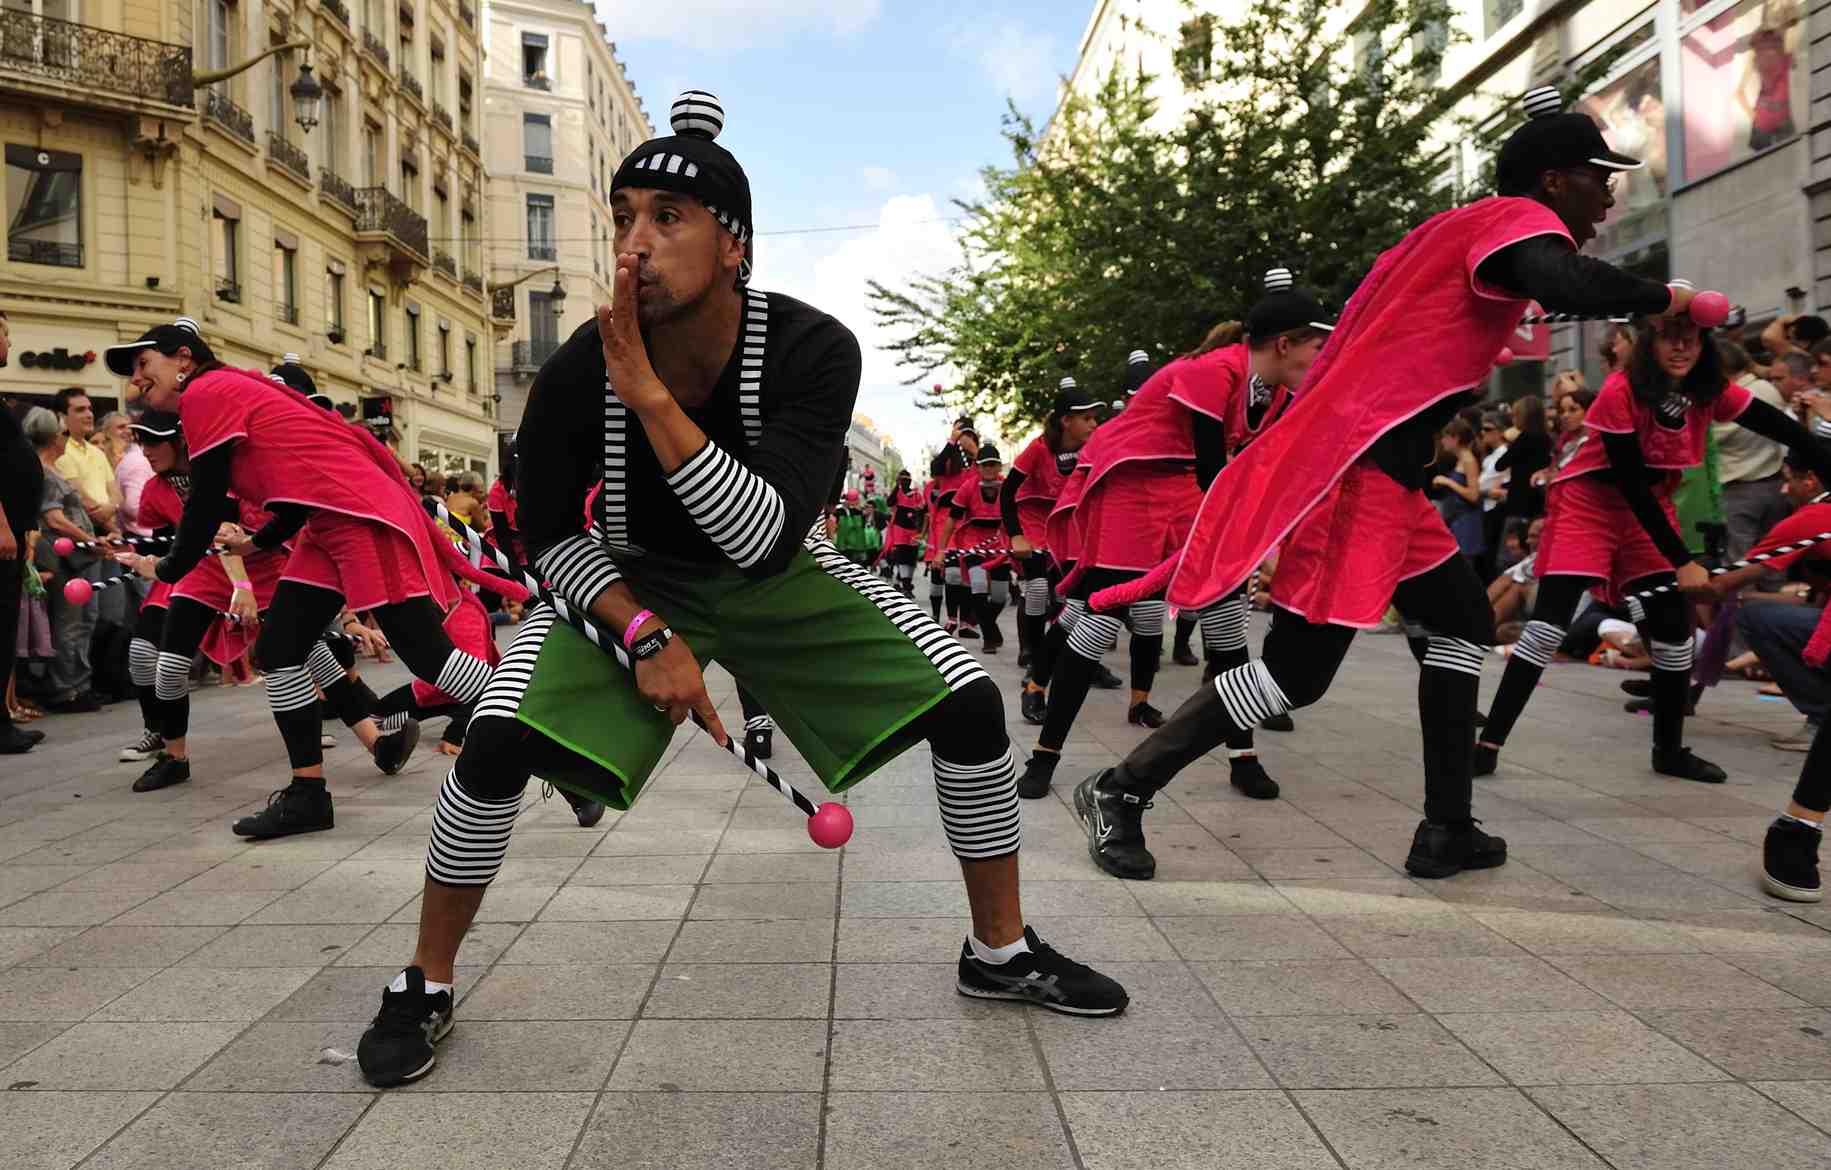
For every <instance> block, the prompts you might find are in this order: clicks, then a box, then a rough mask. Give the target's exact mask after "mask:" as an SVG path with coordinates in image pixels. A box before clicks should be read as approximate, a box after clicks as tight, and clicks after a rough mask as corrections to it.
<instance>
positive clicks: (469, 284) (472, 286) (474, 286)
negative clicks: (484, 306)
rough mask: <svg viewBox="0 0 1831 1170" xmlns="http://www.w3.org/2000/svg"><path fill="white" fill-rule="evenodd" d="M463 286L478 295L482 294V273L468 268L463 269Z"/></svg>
mask: <svg viewBox="0 0 1831 1170" xmlns="http://www.w3.org/2000/svg"><path fill="white" fill-rule="evenodd" d="M464 287H465V288H467V289H469V290H470V291H472V292H474V293H476V294H477V295H478V296H482V295H483V276H482V274H481V273H477V272H472V271H471V270H470V269H468V268H466V269H465V270H464Z"/></svg>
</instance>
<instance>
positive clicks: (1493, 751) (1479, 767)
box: [1469, 743, 1500, 776]
mask: <svg viewBox="0 0 1831 1170" xmlns="http://www.w3.org/2000/svg"><path fill="white" fill-rule="evenodd" d="M1498 767H1500V749H1499V748H1495V747H1489V746H1488V745H1487V744H1485V743H1478V744H1476V745H1475V755H1474V756H1473V757H1472V759H1471V762H1470V764H1469V775H1471V776H1492V775H1494V769H1496V768H1498Z"/></svg>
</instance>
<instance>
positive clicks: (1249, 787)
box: [1227, 756, 1278, 800]
mask: <svg viewBox="0 0 1831 1170" xmlns="http://www.w3.org/2000/svg"><path fill="white" fill-rule="evenodd" d="M1228 771H1229V773H1230V774H1229V775H1228V777H1227V782H1228V783H1229V784H1232V785H1233V786H1234V787H1235V788H1238V789H1239V790H1240V795H1242V796H1250V797H1251V798H1252V799H1254V800H1277V799H1278V782H1277V781H1276V780H1273V779H1272V778H1271V776H1270V775H1269V774H1267V773H1266V771H1265V765H1264V764H1261V763H1260V762H1259V757H1258V756H1235V757H1233V758H1232V759H1231V760H1229V761H1228Z"/></svg>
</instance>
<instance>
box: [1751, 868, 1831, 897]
mask: <svg viewBox="0 0 1831 1170" xmlns="http://www.w3.org/2000/svg"><path fill="white" fill-rule="evenodd" d="M1761 888H1762V890H1764V891H1766V892H1767V893H1768V894H1770V895H1772V896H1773V897H1776V898H1780V899H1782V900H1783V901H1787V902H1822V901H1824V900H1825V892H1824V890H1823V889H1822V888H1821V889H1806V888H1805V887H1804V886H1793V885H1788V884H1787V883H1786V882H1783V881H1781V880H1780V879H1779V878H1777V877H1775V876H1774V875H1773V874H1771V873H1768V872H1767V871H1766V870H1765V869H1764V870H1762V871H1761Z"/></svg>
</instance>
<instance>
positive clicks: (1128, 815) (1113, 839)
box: [1074, 768, 1157, 882]
mask: <svg viewBox="0 0 1831 1170" xmlns="http://www.w3.org/2000/svg"><path fill="white" fill-rule="evenodd" d="M1112 774H1113V770H1112V769H1111V768H1107V769H1106V770H1105V771H1102V772H1095V773H1094V774H1093V775H1092V776H1089V777H1088V778H1087V779H1085V780H1083V781H1081V782H1080V783H1079V784H1077V785H1075V789H1074V815H1075V816H1077V817H1079V818H1080V820H1081V828H1082V830H1083V831H1084V832H1086V834H1087V856H1089V857H1091V858H1093V863H1094V864H1095V865H1097V866H1099V867H1100V868H1101V869H1103V870H1105V871H1106V872H1107V873H1110V874H1112V875H1113V876H1114V877H1116V878H1125V879H1127V880H1129V881H1140V882H1145V881H1150V880H1151V879H1152V878H1153V877H1156V876H1157V859H1156V858H1155V857H1153V856H1151V851H1150V850H1149V849H1146V848H1145V846H1144V810H1145V809H1148V808H1150V807H1151V801H1150V800H1149V798H1147V797H1144V796H1140V795H1139V794H1138V793H1135V792H1127V791H1125V790H1124V789H1122V788H1114V787H1110V786H1109V783H1108V782H1109V778H1110V777H1111V776H1112Z"/></svg>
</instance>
